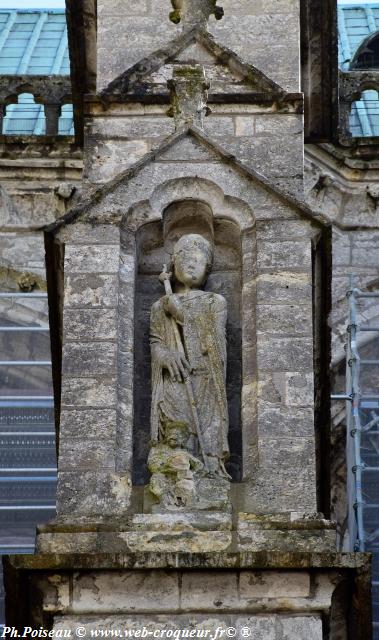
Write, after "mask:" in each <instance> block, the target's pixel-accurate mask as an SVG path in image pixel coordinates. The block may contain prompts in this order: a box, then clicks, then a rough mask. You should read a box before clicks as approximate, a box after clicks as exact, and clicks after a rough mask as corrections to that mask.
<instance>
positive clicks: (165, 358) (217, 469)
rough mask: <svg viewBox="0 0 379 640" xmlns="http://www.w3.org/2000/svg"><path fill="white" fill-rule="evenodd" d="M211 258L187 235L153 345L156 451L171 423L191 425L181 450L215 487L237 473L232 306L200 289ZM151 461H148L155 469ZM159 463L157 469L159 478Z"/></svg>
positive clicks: (166, 278) (157, 307)
mask: <svg viewBox="0 0 379 640" xmlns="http://www.w3.org/2000/svg"><path fill="white" fill-rule="evenodd" d="M212 260H213V249H212V246H211V245H210V243H209V242H208V241H207V240H206V239H205V238H204V237H203V236H200V235H197V234H189V235H184V236H182V237H181V238H180V240H179V241H178V242H177V243H176V245H175V247H174V252H173V259H172V270H173V277H174V282H175V293H172V290H171V284H170V277H171V273H167V272H166V271H165V270H164V272H163V273H162V274H161V276H160V279H161V281H162V282H163V283H164V284H165V289H166V295H165V296H164V297H163V298H161V299H160V300H158V301H157V302H156V303H155V304H154V305H153V307H152V310H151V320H150V342H151V359H152V411H151V428H152V442H153V446H156V443H158V445H159V444H162V452H163V447H166V446H167V443H168V441H167V438H168V433H167V429H168V428H169V427H168V425H172V424H175V425H182V426H183V425H184V427H185V428H186V429H187V430H188V438H187V442H186V444H185V445H184V444H182V446H185V449H186V450H187V452H188V453H189V454H191V456H193V457H194V458H196V459H197V460H198V461H200V463H201V468H200V467H198V468H197V469H196V472H197V476H198V477H199V476H202V477H207V478H212V479H213V482H212V483H211V484H212V486H213V487H214V486H217V484H218V485H219V486H221V485H223V484H225V482H227V484H229V483H228V481H229V480H230V476H229V475H228V473H227V472H226V469H225V461H226V460H227V458H228V455H229V446H228V405H227V398H226V387H225V376H226V337H225V329H226V318H227V308H226V301H225V298H224V297H223V296H221V295H219V294H216V293H212V292H205V291H203V290H202V289H200V287H201V286H202V285H203V284H204V282H205V280H206V278H207V275H208V273H209V271H210V269H211V266H212ZM170 428H171V427H170ZM152 455H153V454H151V456H152ZM156 455H157V450H156V449H155V454H154V456H155V457H156ZM150 462H151V458H150V457H149V468H150ZM188 464H189V465H191V463H190V462H189V463H188ZM153 466H154V468H152V467H151V468H150V471H152V472H153V474H154V473H155V465H153ZM193 468H194V465H193ZM214 480H217V481H218V482H214ZM200 484H201V483H200ZM208 484H209V483H208ZM203 485H204V483H203ZM151 490H152V489H151ZM197 491H198V492H199V487H198V488H197ZM200 492H201V491H200ZM152 493H155V495H156V492H154V490H152Z"/></svg>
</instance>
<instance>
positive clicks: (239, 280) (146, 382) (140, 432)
mask: <svg viewBox="0 0 379 640" xmlns="http://www.w3.org/2000/svg"><path fill="white" fill-rule="evenodd" d="M188 201H192V202H196V203H197V204H198V209H199V212H201V209H202V207H206V208H207V209H208V210H209V211H211V213H212V223H213V232H214V245H215V258H214V264H213V269H212V273H211V274H210V276H209V278H208V281H207V283H206V287H205V288H206V289H209V290H212V291H216V292H217V293H221V294H222V295H224V296H225V298H226V299H227V302H228V325H227V341H228V367H227V395H228V407H229V422H230V424H229V444H230V451H231V456H230V462H229V472H230V473H231V475H232V477H233V480H234V481H240V480H241V479H242V477H243V469H242V458H243V450H242V448H243V430H244V422H246V421H247V420H250V421H251V416H249V417H248V416H244V414H243V410H242V397H243V394H244V386H246V385H245V382H246V380H247V377H249V382H251V381H250V378H251V375H252V372H251V368H252V367H253V368H254V363H253V360H252V358H253V354H254V353H255V331H254V321H253V318H254V309H252V308H251V302H250V303H249V304H250V308H249V309H247V308H246V306H244V297H243V292H244V288H245V281H246V280H247V279H249V278H250V279H251V274H249V273H246V269H245V270H244V269H243V265H244V257H245V261H246V255H247V254H249V261H250V259H251V253H252V252H253V253H255V221H254V217H253V213H252V211H251V209H250V208H249V206H248V205H247V204H246V203H245V202H243V201H242V200H239V199H237V198H235V197H231V196H228V195H225V194H224V193H223V191H222V190H221V189H220V187H219V186H217V185H216V184H215V183H213V182H211V181H209V180H206V179H201V178H188V177H187V178H178V179H173V180H168V181H167V182H165V183H164V184H162V185H160V186H159V187H158V188H156V189H155V190H154V192H153V193H152V194H151V195H150V198H149V199H146V200H144V201H140V202H138V203H136V204H135V205H132V206H131V207H130V208H129V211H128V212H127V214H126V215H125V216H124V218H123V220H122V223H121V263H120V264H121V266H120V282H119V287H120V289H119V290H120V295H119V314H118V315H119V330H118V332H119V349H118V352H119V367H118V370H119V380H118V407H119V410H118V426H117V451H118V460H117V461H116V466H117V468H118V470H119V471H123V470H127V469H129V470H130V471H132V478H133V484H134V485H143V484H146V482H147V481H148V471H147V466H146V462H147V455H148V451H149V442H150V406H151V372H150V346H149V323H150V309H151V306H152V304H153V303H154V302H155V301H156V300H157V299H158V298H160V297H161V296H162V295H164V291H163V289H162V285H161V284H160V283H159V280H158V276H159V273H160V272H161V270H162V265H163V264H164V263H167V262H169V258H170V248H169V246H168V245H167V242H166V243H165V238H164V236H165V233H164V224H165V219H166V215H167V211H168V210H170V209H171V210H172V208H173V207H174V208H178V209H180V207H181V205H183V207H185V204H186V203H188ZM200 218H201V215H200V213H199V219H198V220H196V219H194V220H188V219H184V220H183V232H189V231H190V230H193V231H194V230H195V229H196V228H198V232H199V233H202V228H201V220H200ZM179 233H180V231H179ZM131 282H133V284H132V285H131ZM132 289H133V290H132ZM249 299H250V301H251V296H249ZM242 345H244V348H243V349H242ZM125 407H129V409H127V411H128V415H124V411H126V409H125ZM130 407H132V410H131V413H132V415H130ZM127 425H129V427H128V426H127ZM246 426H247V425H246ZM250 429H251V426H250ZM131 443H133V457H132V458H133V459H132V460H130V459H129V460H128V455H127V451H128V450H130V449H128V444H129V445H130V444H131Z"/></svg>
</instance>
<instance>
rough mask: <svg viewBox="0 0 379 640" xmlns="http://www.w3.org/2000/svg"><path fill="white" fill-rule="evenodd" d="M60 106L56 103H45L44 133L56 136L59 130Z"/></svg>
mask: <svg viewBox="0 0 379 640" xmlns="http://www.w3.org/2000/svg"><path fill="white" fill-rule="evenodd" d="M61 112H62V106H61V105H60V104H56V103H50V104H49V103H48V104H45V118H46V135H47V136H56V135H58V130H59V118H60V116H61Z"/></svg>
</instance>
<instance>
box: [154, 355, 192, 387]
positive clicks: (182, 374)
mask: <svg viewBox="0 0 379 640" xmlns="http://www.w3.org/2000/svg"><path fill="white" fill-rule="evenodd" d="M160 361H161V362H160V363H161V367H162V369H167V371H168V372H169V374H170V377H171V380H172V381H173V382H183V381H184V380H185V379H186V378H187V377H188V374H189V373H190V371H191V367H190V364H189V362H188V360H187V359H186V357H185V356H184V354H183V353H180V351H168V350H167V351H165V352H164V353H162V354H161V356H160Z"/></svg>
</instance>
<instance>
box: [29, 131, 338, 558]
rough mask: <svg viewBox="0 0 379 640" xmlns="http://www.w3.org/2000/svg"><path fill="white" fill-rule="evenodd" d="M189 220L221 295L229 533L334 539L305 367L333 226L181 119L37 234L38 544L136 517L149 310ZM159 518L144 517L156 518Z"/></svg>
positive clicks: (314, 361) (323, 294)
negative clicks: (50, 405)
mask: <svg viewBox="0 0 379 640" xmlns="http://www.w3.org/2000/svg"><path fill="white" fill-rule="evenodd" d="M191 230H192V231H194V230H197V231H198V232H199V233H200V234H203V235H205V236H206V235H207V234H209V235H210V236H212V238H213V241H214V246H215V257H214V264H213V267H212V271H211V273H210V275H209V278H208V281H207V284H206V287H207V288H208V289H209V290H210V291H213V292H216V293H222V294H223V295H224V297H225V298H226V300H227V302H228V314H229V315H228V325H227V339H228V368H227V397H228V409H229V420H230V429H229V442H230V450H231V458H230V462H229V466H228V470H229V472H230V474H231V475H232V478H233V482H232V487H231V489H232V490H231V506H232V509H233V511H234V513H235V514H236V518H235V519H234V522H235V523H236V524H234V525H233V527H234V526H235V527H236V528H237V531H238V545H239V547H240V548H243V549H262V548H267V547H265V545H267V539H268V538H269V539H270V543H269V544H270V545H271V547H270V548H276V545H277V544H278V540H279V539H280V538H281V536H282V537H283V535H284V538H285V542H283V544H285V546H286V548H288V549H290V548H293V545H296V544H297V542H296V541H298V542H299V541H300V540H301V541H302V542H301V543H300V542H299V544H300V547H301V548H304V545H305V548H308V547H309V548H315V547H316V546H317V545H318V544H319V543H320V540H322V541H323V542H322V543H323V544H324V543H325V545H326V546H327V547H328V548H329V549H330V548H334V535H335V534H334V531H333V526H332V525H331V524H330V523H327V522H326V521H325V520H321V521H320V518H319V516H316V515H315V514H316V513H317V512H318V511H320V505H321V506H322V498H321V496H320V495H318V494H317V482H316V454H317V457H318V461H319V464H320V459H321V455H322V450H323V449H322V447H323V439H325V438H326V436H327V430H326V424H325V415H323V416H322V415H321V413H320V411H319V404H321V403H322V398H323V394H325V393H327V385H325V384H323V385H319V392H318V394H317V398H316V405H315V401H314V393H313V379H314V373H315V375H316V377H317V380H319V379H320V371H321V367H322V366H323V363H324V362H325V359H326V357H327V348H328V347H327V334H326V333H325V328H324V333H322V323H321V321H320V318H319V316H318V315H317V314H316V313H313V300H315V299H317V300H318V301H320V300H323V301H325V300H327V299H328V289H327V287H328V282H327V279H326V278H327V255H328V234H329V231H328V228H327V226H325V225H324V223H323V221H322V220H320V219H318V218H316V217H315V216H314V215H313V214H312V213H311V212H310V211H309V210H308V209H307V208H306V207H304V206H303V205H302V204H301V203H300V202H298V201H296V200H294V199H293V198H290V197H288V196H287V195H285V194H283V193H281V192H280V191H278V189H277V188H275V187H273V186H271V185H270V184H269V183H268V182H267V181H266V180H265V179H264V178H262V177H261V176H259V175H258V174H255V173H254V172H252V171H251V170H248V169H245V168H243V167H241V166H240V165H238V164H236V163H233V161H231V160H230V157H229V156H225V154H223V152H222V151H221V150H220V149H219V148H217V147H216V146H214V144H213V143H212V142H211V141H209V140H208V139H207V138H206V137H205V136H204V134H203V133H201V132H200V131H199V130H197V129H196V128H191V129H189V130H188V131H187V132H181V133H179V134H174V135H173V136H172V137H171V138H170V139H169V140H168V141H166V143H165V144H164V145H162V146H161V147H160V148H159V149H158V150H157V151H155V152H154V153H151V154H149V155H148V156H147V157H146V158H145V160H144V161H143V162H141V163H140V164H139V165H136V166H135V167H133V168H132V169H130V170H127V171H126V172H124V173H122V174H120V176H119V177H118V178H117V179H116V180H113V181H112V182H111V183H109V185H105V186H104V187H101V188H100V189H99V190H98V191H97V192H96V194H95V196H94V197H92V198H90V199H89V200H88V201H87V202H84V203H83V204H81V205H80V206H79V207H78V208H77V209H76V210H74V211H73V212H72V213H71V214H69V215H68V216H66V218H62V219H61V220H60V221H59V222H58V223H57V224H55V225H54V226H53V227H51V228H50V229H49V230H48V232H47V234H46V235H47V240H46V246H47V256H48V265H49V273H50V283H49V285H50V286H49V289H50V300H51V313H52V314H53V318H54V323H53V335H52V339H53V352H54V353H53V357H54V361H55V387H56V392H57V404H58V406H60V426H59V463H58V465H59V481H58V501H57V511H58V518H57V520H56V521H55V522H54V523H51V525H46V526H44V527H41V528H40V530H39V534H38V545H39V549H40V550H46V551H47V550H52V549H56V548H57V546H56V545H58V547H59V545H61V544H63V540H66V541H68V540H69V541H70V542H69V543H68V547H69V548H71V547H70V545H71V543H72V544H75V545H79V547H80V548H81V549H83V550H85V551H87V550H89V548H90V547H88V545H89V544H94V545H95V546H96V545H97V544H99V535H100V534H99V532H98V529H97V528H96V527H95V529H94V530H93V531H92V534H91V535H92V539H91V540H92V542H91V543H90V542H89V539H90V536H89V533H88V532H87V533H86V534H84V532H83V538H82V543H80V542H79V541H80V536H79V535H76V533H75V532H73V531H72V527H74V528H75V526H76V525H78V523H83V522H87V523H88V522H92V523H100V524H101V523H102V524H101V526H103V525H104V526H106V527H108V528H109V527H110V528H111V529H112V528H113V530H116V529H117V530H120V531H121V532H123V531H124V532H125V530H126V529H127V530H128V527H129V525H130V519H131V520H132V524H133V522H134V524H133V526H135V527H137V529H138V528H139V527H140V526H141V522H140V521H139V520H138V518H139V515H138V514H142V513H144V503H143V497H142V493H143V492H142V491H141V488H140V487H141V486H143V485H145V484H146V483H147V481H148V474H147V470H146V460H147V455H148V450H149V432H150V426H149V423H150V415H149V414H150V394H151V391H150V353H149V343H148V325H149V310H150V307H151V304H152V303H153V302H154V301H155V300H157V299H158V298H159V297H160V296H162V295H163V293H164V290H163V286H162V284H161V283H160V282H159V280H158V275H159V273H160V271H161V270H162V265H163V264H164V263H167V262H169V261H170V254H171V252H172V246H173V242H174V240H175V238H176V237H178V236H179V235H183V234H184V233H187V232H188V231H191ZM320 274H322V276H323V277H322V278H321V276H320ZM60 326H61V328H62V329H61V330H59V327H60ZM54 327H56V328H57V329H56V330H55V331H54ZM61 336H63V341H61ZM61 357H62V363H61V364H60V359H61ZM60 390H61V394H60ZM59 401H60V405H59ZM321 418H322V420H324V422H321ZM315 419H316V421H315ZM321 464H322V459H321ZM310 514H311V517H309V515H310ZM224 516H225V514H222V513H218V512H217V511H216V512H214V513H213V515H211V516H210V524H209V527H210V528H211V529H212V530H215V529H217V528H220V527H221V528H224V529H225V528H226V529H227V530H228V535H225V536H224V539H223V540H224V541H223V545H224V546H223V548H226V547H228V546H230V544H232V542H231V540H232V536H231V531H230V529H231V527H232V525H231V520H230V519H229V520H228V519H227V522H226V520H225V518H224ZM133 517H134V518H137V521H136V520H135V519H134V521H133ZM188 517H189V519H191V518H190V516H188ZM183 518H184V520H186V514H182V520H183ZM107 519H108V520H109V522H108V523H107V524H106V525H105V524H104V523H105V521H106V520H107ZM128 519H129V520H128ZM158 520H159V518H158ZM158 520H156V521H154V522H153V521H151V523H150V525H151V528H152V529H154V530H159V528H160V527H161V524H162V523H160V522H158ZM187 520H188V518H187ZM128 523H129V524H128ZM136 523H137V524H136ZM182 524H183V522H182ZM187 524H188V526H190V525H189V521H188V522H187ZM91 526H92V525H91ZM203 526H205V525H204V523H203V524H202V525H201V527H203ZM207 526H208V525H207ZM209 527H208V528H209ZM90 528H91V527H90ZM132 528H133V527H132ZM284 531H285V532H286V533H285V534H283V532H284ZM267 532H268V533H267ZM289 532H290V533H289ZM282 534H283V535H282ZM133 536H134V537H133ZM100 537H101V536H100ZM102 539H103V541H104V544H106V543H105V540H106V539H108V541H109V544H111V546H112V550H125V549H129V548H131V547H130V545H132V546H133V548H134V544H135V533H134V532H132V533H131V534H130V536H129V533H125V535H124V534H123V533H120V534H117V536H116V539H115V538H114V536H113V537H112V536H111V535H110V534H109V535H108V534H106V533H105V532H104V535H103V538H102ZM111 540H112V542H110V541H111ZM132 540H133V543H132ZM233 540H235V538H233ZM128 545H129V546H128ZM233 545H235V541H234V542H233ZM96 548H98V547H96Z"/></svg>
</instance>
